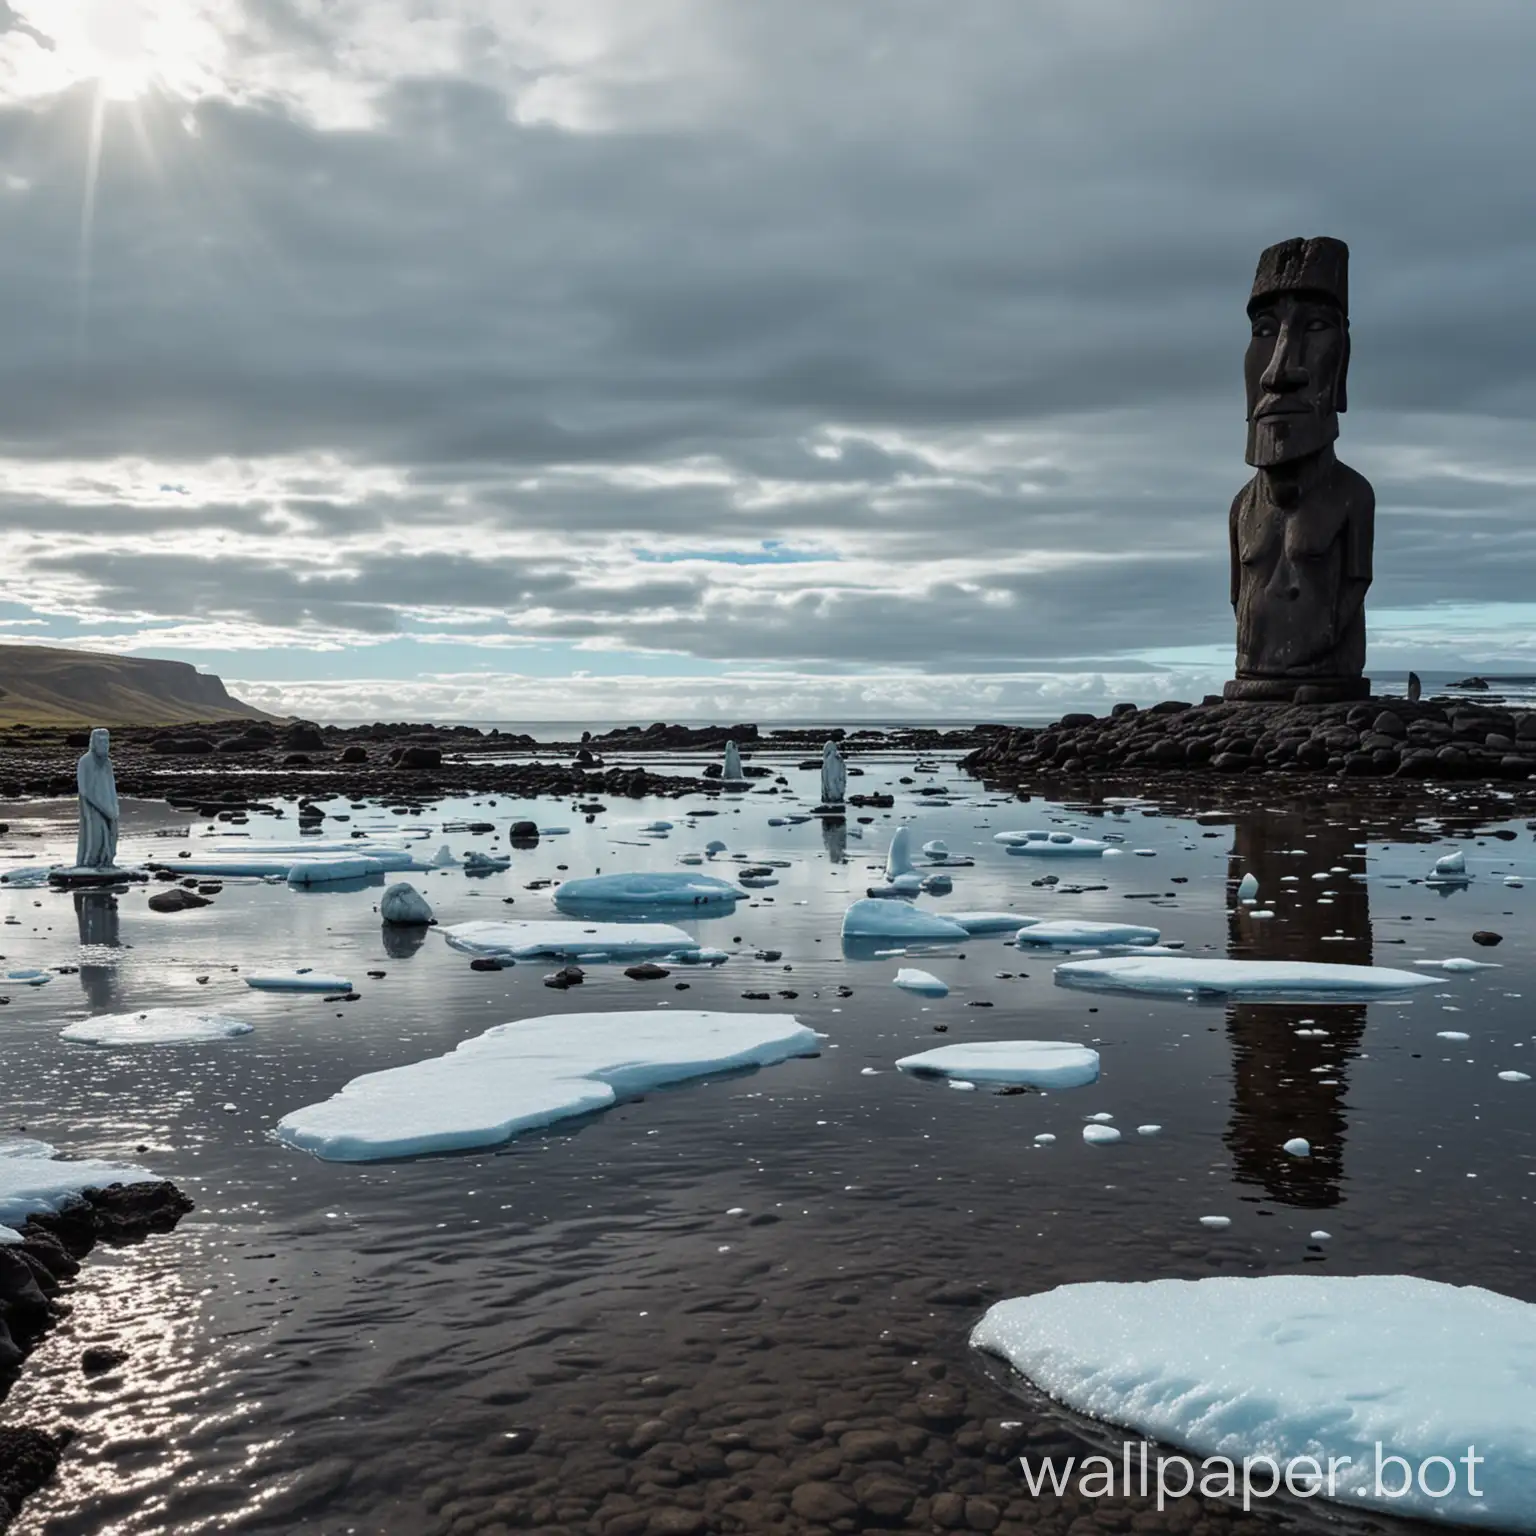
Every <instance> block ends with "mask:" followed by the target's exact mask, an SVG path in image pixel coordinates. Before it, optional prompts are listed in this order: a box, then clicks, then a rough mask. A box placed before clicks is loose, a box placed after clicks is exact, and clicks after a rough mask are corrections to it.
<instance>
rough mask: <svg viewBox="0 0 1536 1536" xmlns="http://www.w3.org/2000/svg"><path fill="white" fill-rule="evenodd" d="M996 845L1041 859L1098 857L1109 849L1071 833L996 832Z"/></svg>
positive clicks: (993, 838)
mask: <svg viewBox="0 0 1536 1536" xmlns="http://www.w3.org/2000/svg"><path fill="white" fill-rule="evenodd" d="M992 841H993V842H994V843H1002V844H1004V845H1005V846H1006V847H1007V849H1008V851H1009V852H1010V853H1027V854H1031V855H1034V856H1038V857H1040V858H1060V857H1062V856H1063V855H1067V856H1072V855H1084V856H1087V855H1097V854H1101V853H1103V852H1104V851H1105V849H1107V848H1108V847H1109V844H1108V843H1101V842H1098V841H1096V840H1095V839H1094V838H1091V837H1076V836H1074V835H1073V834H1072V833H1070V832H995V833H994V834H993V835H992Z"/></svg>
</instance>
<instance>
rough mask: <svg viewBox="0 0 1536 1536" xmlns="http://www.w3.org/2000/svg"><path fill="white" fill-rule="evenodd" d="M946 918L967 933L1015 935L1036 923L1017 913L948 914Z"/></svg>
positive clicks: (1032, 919)
mask: <svg viewBox="0 0 1536 1536" xmlns="http://www.w3.org/2000/svg"><path fill="white" fill-rule="evenodd" d="M944 916H945V917H946V918H948V920H949V921H950V922H952V923H959V925H960V926H961V927H962V928H964V929H965V931H966V932H967V933H1013V932H1015V931H1017V930H1018V929H1019V928H1021V927H1023V926H1024V925H1025V924H1028V923H1032V922H1034V921H1035V919H1034V918H1030V917H1023V916H1021V915H1020V914H1019V913H1017V912H946V913H945V914H944Z"/></svg>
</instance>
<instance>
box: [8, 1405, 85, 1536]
mask: <svg viewBox="0 0 1536 1536" xmlns="http://www.w3.org/2000/svg"><path fill="white" fill-rule="evenodd" d="M68 1443H69V1442H68V1440H67V1438H66V1437H65V1436H64V1435H62V1434H57V1435H50V1434H48V1433H46V1432H45V1431H43V1430H41V1429H0V1531H5V1530H9V1529H10V1525H11V1521H12V1520H14V1519H15V1518H16V1515H17V1513H18V1512H19V1511H20V1509H21V1505H22V1501H23V1500H24V1499H27V1498H29V1497H30V1496H31V1495H32V1494H34V1493H36V1492H37V1491H38V1489H40V1488H43V1487H45V1486H46V1485H47V1484H48V1483H49V1482H50V1481H52V1478H53V1474H54V1473H55V1472H56V1471H58V1467H59V1457H60V1456H61V1455H62V1454H63V1451H64V1447H65V1446H66V1445H67V1444H68Z"/></svg>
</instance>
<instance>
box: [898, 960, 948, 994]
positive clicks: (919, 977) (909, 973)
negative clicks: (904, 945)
mask: <svg viewBox="0 0 1536 1536" xmlns="http://www.w3.org/2000/svg"><path fill="white" fill-rule="evenodd" d="M895 984H896V985H897V986H898V987H900V988H901V990H902V991H903V992H920V993H921V994H922V995H923V996H924V997H948V996H949V983H948V982H945V981H940V980H939V978H938V977H937V976H935V975H934V974H933V972H932V971H920V970H917V969H916V968H915V967H913V966H907V965H904V966H902V968H901V969H900V970H899V971H897V972H896V983H895Z"/></svg>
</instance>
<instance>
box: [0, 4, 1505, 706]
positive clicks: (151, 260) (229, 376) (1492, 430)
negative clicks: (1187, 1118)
mask: <svg viewBox="0 0 1536 1536" xmlns="http://www.w3.org/2000/svg"><path fill="white" fill-rule="evenodd" d="M1533 73H1536V5H1532V4H1531V3H1530V0H1466V3H1462V4H1456V5H1448V4H1446V3H1445V0H1349V3H1347V4H1341V3H1339V0H1288V3H1287V4H1285V5H1283V6H1260V5H1257V4H1243V5H1232V4H1227V3H1224V0H1198V3H1195V0H1057V3H1049V4H1046V3H1031V0H750V3H749V0H8V3H7V0H0V229H3V231H4V239H3V240H0V283H3V289H0V291H3V294H4V299H5V309H6V315H7V324H6V327H5V334H4V343H3V348H0V552H3V559H0V572H3V580H0V637H6V638H11V639H16V640H37V639H54V640H58V641H61V642H70V643H77V644H82V645H88V646H92V647H96V648H105V649H111V650H123V651H132V652H136V653H140V654H149V655H167V656H179V657H183V658H186V659H190V660H193V661H195V662H197V663H199V664H200V665H204V666H206V667H208V668H209V669H211V670H214V671H217V672H219V673H220V674H221V675H223V676H224V677H225V678H226V679H227V680H229V681H231V683H232V684H235V685H237V686H238V688H239V691H242V692H243V693H244V694H245V695H246V696H247V697H250V698H252V699H253V700H255V701H256V702H260V703H269V704H274V703H275V704H279V705H281V706H282V707H284V708H290V709H295V710H298V711H299V712H301V713H305V714H310V715H319V716H357V715H362V716H369V717H372V716H375V715H395V716H400V715H405V716H408V717H411V718H423V717H428V716H436V717H439V718H492V719H515V718H527V719H546V718H590V719H594V720H597V719H619V718H635V717H641V718H660V717H674V718H675V717H681V716H694V717H697V716H702V717H718V716H729V717H732V718H735V717H755V718H768V717H770V716H773V715H777V716H781V717H805V716H815V717H827V716H830V717H834V718H836V717H849V718H853V717H857V716H865V717H883V716H891V715H903V714H906V715H911V714H922V715H933V714H937V715H947V716H960V717H964V716H975V717H979V718H996V717H1000V716H1005V715H1007V714H1009V713H1010V712H1015V713H1016V712H1029V711H1031V710H1034V709H1037V708H1038V707H1039V706H1040V701H1041V700H1042V699H1044V700H1047V701H1051V700H1056V701H1060V700H1067V699H1071V700H1082V701H1084V702H1093V701H1095V700H1099V701H1106V702H1107V701H1108V700H1110V699H1113V698H1121V697H1127V698H1140V699H1143V700H1148V699H1151V698H1155V697H1158V696H1160V695H1165V694H1168V693H1175V694H1180V695H1182V696H1189V695H1190V694H1191V693H1193V694H1194V696H1196V697H1198V696H1199V694H1200V693H1201V692H1203V691H1205V690H1206V689H1207V688H1210V687H1216V686H1219V684H1220V681H1221V680H1222V678H1224V677H1226V676H1229V675H1230V672H1231V653H1232V627H1233V626H1232V614H1231V609H1230V608H1229V606H1228V603H1227V549H1226V518H1227V508H1228V505H1229V503H1230V501H1231V498H1232V495H1233V493H1234V492H1235V491H1236V490H1237V488H1238V487H1239V486H1240V485H1241V484H1242V483H1243V481H1244V480H1245V479H1246V478H1247V477H1248V475H1249V474H1250V473H1251V471H1249V470H1248V469H1247V468H1246V466H1245V465H1244V464H1243V443H1244V423H1243V416H1244V401H1243V391H1242V355H1243V350H1244V347H1245V346H1246V341H1247V323H1246V319H1245V315H1244V303H1245V301H1246V298H1247V293H1248V288H1249V285H1250V283H1251V281H1252V277H1253V268H1254V264H1255V261H1256V258H1257V256H1258V253H1259V251H1260V250H1261V248H1262V247H1264V246H1265V245H1267V244H1270V243H1272V242H1273V241H1276V240H1280V239H1284V238H1287V237H1289V236H1292V235H1315V234H1329V235H1335V236H1338V237H1339V238H1342V239H1344V240H1346V241H1348V242H1349V245H1350V248H1351V252H1352V260H1351V266H1352V271H1351V278H1350V287H1351V320H1352V336H1353V343H1354V357H1353V363H1352V367H1351V374H1350V388H1349V399H1350V404H1351V409H1350V412H1349V414H1348V415H1347V416H1346V417H1345V418H1344V420H1343V434H1342V438H1341V441H1340V444H1339V451H1340V454H1341V457H1343V458H1344V459H1345V460H1346V461H1347V462H1349V463H1351V464H1353V465H1355V467H1356V468H1358V469H1360V470H1361V471H1362V472H1364V473H1365V474H1366V475H1367V476H1368V477H1369V478H1370V479H1371V481H1372V482H1373V483H1374V485H1375V488H1376V497H1377V505H1378V513H1377V524H1376V528H1377V534H1376V536H1377V549H1376V581H1375V585H1374V587H1373V589H1372V592H1371V596H1370V600H1369V605H1368V613H1369V616H1370V621H1371V656H1370V661H1371V665H1372V666H1374V667H1375V668H1377V669H1378V670H1380V669H1390V668H1402V667H1406V666H1416V667H1418V668H1420V669H1421V670H1424V669H1433V668H1436V667H1452V668H1461V667H1466V668H1468V669H1472V668H1474V667H1491V666H1495V665H1499V666H1502V668H1503V669H1504V670H1511V669H1524V670H1530V671H1533V672H1536V425H1533V417H1536V198H1533V196H1532V192H1531V176H1532V171H1531V164H1532V160H1531V153H1532V152H1531V146H1532V145H1533V144H1536V90H1533V89H1532V85H1531V81H1532V78H1533Z"/></svg>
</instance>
